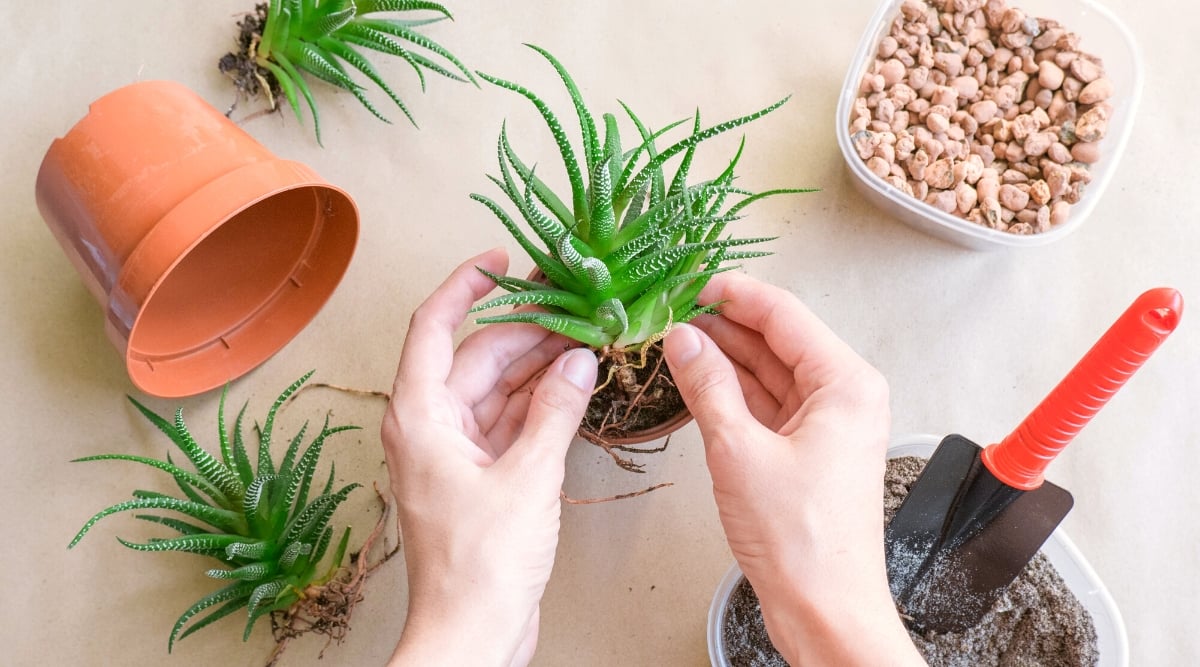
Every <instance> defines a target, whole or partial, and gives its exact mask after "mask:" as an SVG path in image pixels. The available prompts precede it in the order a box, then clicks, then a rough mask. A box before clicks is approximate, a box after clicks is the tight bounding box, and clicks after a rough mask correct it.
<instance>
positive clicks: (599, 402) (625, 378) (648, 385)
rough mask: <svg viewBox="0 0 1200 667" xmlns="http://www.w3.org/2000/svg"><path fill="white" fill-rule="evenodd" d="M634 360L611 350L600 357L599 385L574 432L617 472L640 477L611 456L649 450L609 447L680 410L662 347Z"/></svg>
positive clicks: (624, 352) (624, 461)
mask: <svg viewBox="0 0 1200 667" xmlns="http://www.w3.org/2000/svg"><path fill="white" fill-rule="evenodd" d="M636 355H637V356H636V357H632V355H630V353H629V351H628V350H614V349H611V348H606V349H603V350H601V351H600V364H601V377H602V378H603V381H601V382H598V383H597V387H596V389H595V391H594V393H593V395H592V401H591V403H589V405H588V410H587V413H586V415H585V416H584V420H583V424H582V425H581V426H580V429H579V433H580V435H581V436H583V437H584V438H586V439H588V440H589V441H591V442H592V443H593V444H596V445H597V446H599V447H601V448H603V449H604V450H605V452H607V453H608V454H609V455H610V456H612V457H613V460H614V462H616V464H617V465H618V466H619V467H621V468H622V469H625V470H630V471H632V472H640V471H641V470H640V469H641V467H642V466H641V465H639V464H636V463H633V462H632V461H630V460H629V459H627V458H624V457H621V456H619V455H617V454H616V453H615V452H614V451H613V450H614V449H618V450H620V451H626V452H634V453H650V452H651V451H652V450H644V451H639V450H634V449H626V448H624V447H623V446H622V447H616V446H614V445H613V444H612V442H611V441H613V440H620V439H622V438H625V437H626V436H628V435H629V434H632V433H637V432H639V431H645V430H647V429H650V428H653V427H655V426H657V425H659V424H662V423H664V422H666V421H667V420H668V419H670V418H671V417H673V416H674V415H676V414H678V411H679V410H680V409H681V408H683V399H682V398H681V397H680V396H679V391H678V389H677V388H676V386H675V381H674V379H673V378H672V377H671V374H670V368H669V367H668V366H667V365H666V364H665V363H664V357H663V354H662V345H661V343H659V342H657V341H654V342H652V343H650V344H648V345H646V346H645V347H643V348H641V349H640V350H638V351H637V352H636ZM606 367H607V368H606Z"/></svg>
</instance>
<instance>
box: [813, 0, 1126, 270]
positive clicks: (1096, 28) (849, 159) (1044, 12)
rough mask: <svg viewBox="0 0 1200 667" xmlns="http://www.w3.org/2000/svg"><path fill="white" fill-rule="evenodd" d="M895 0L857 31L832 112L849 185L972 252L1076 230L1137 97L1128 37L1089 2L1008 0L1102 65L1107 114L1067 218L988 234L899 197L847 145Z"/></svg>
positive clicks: (1119, 145) (1112, 162)
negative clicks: (1027, 230) (1087, 177)
mask: <svg viewBox="0 0 1200 667" xmlns="http://www.w3.org/2000/svg"><path fill="white" fill-rule="evenodd" d="M901 4H903V0H885V2H883V4H882V5H880V7H879V9H877V10H876V11H875V15H874V16H873V17H871V22H870V24H869V26H868V27H867V30H866V32H865V33H864V34H863V38H862V41H861V42H860V43H859V45H858V49H857V50H856V51H855V54H854V61H853V62H852V63H851V65H850V69H849V70H848V72H847V74H846V81H845V83H844V84H843V86H842V93H841V96H840V97H839V98H838V107H837V119H836V129H837V139H838V146H839V147H840V148H841V150H842V157H844V158H845V159H846V165H847V166H848V167H849V169H850V173H852V174H853V175H854V179H853V181H854V185H855V187H856V188H857V189H858V191H859V192H860V193H862V195H863V196H864V197H865V198H866V199H867V200H868V201H870V202H871V203H872V204H874V205H875V206H876V207H877V208H879V209H880V210H882V211H885V212H887V213H889V214H891V215H892V216H893V217H896V218H898V219H900V220H901V221H903V222H905V223H907V224H908V225H910V226H912V227H915V228H916V229H919V230H921V231H923V232H926V233H928V234H931V235H933V236H936V237H938V238H941V239H944V240H946V241H950V242H952V243H956V244H958V245H961V246H965V247H967V248H972V249H975V250H993V249H997V248H1003V247H1012V246H1017V247H1025V246H1038V245H1044V244H1046V243H1050V242H1052V241H1056V240H1058V239H1061V238H1062V237H1064V236H1066V235H1067V234H1070V233H1071V232H1073V231H1075V230H1076V229H1078V228H1079V227H1080V226H1081V225H1082V224H1083V222H1084V220H1085V219H1087V218H1088V216H1089V215H1091V213H1092V212H1093V210H1094V209H1095V208H1096V204H1097V202H1099V201H1100V197H1101V195H1103V194H1104V191H1105V189H1107V187H1108V184H1109V182H1110V181H1111V180H1112V177H1113V174H1114V173H1115V172H1116V169H1117V164H1118V163H1119V162H1120V158H1121V155H1122V154H1123V153H1124V152H1125V146H1126V144H1127V143H1128V142H1129V135H1130V132H1131V131H1132V129H1133V118H1134V115H1135V113H1136V111H1137V106H1138V102H1139V100H1140V98H1141V94H1142V81H1143V71H1142V59H1141V56H1140V55H1139V53H1138V49H1137V45H1136V44H1135V43H1134V40H1133V36H1132V35H1131V34H1130V33H1129V30H1128V29H1127V28H1126V27H1125V25H1124V24H1123V23H1121V21H1120V20H1119V19H1118V18H1117V17H1116V16H1115V15H1114V14H1113V13H1112V12H1110V11H1109V10H1107V9H1105V8H1104V7H1102V6H1101V5H1099V4H1097V3H1095V2H1092V0H1009V4H1010V5H1011V6H1015V7H1019V8H1021V9H1022V10H1023V11H1025V13H1026V14H1028V15H1030V16H1037V17H1042V18H1048V19H1054V20H1056V21H1058V22H1059V23H1061V24H1062V25H1063V27H1064V28H1066V29H1067V30H1069V31H1071V32H1074V33H1075V34H1077V35H1079V37H1080V45H1079V48H1080V50H1081V51H1084V52H1087V53H1091V54H1093V55H1096V56H1099V57H1100V58H1101V59H1102V60H1103V61H1104V67H1105V75H1106V76H1107V77H1108V78H1109V79H1110V80H1111V81H1112V82H1113V95H1112V98H1111V99H1110V102H1111V103H1112V105H1113V115H1112V118H1111V120H1110V121H1109V125H1108V134H1107V135H1106V136H1105V138H1104V139H1103V140H1102V141H1101V143H1100V147H1101V155H1100V159H1099V160H1098V161H1097V162H1096V164H1095V165H1093V167H1092V182H1091V183H1090V184H1089V185H1088V187H1087V189H1086V190H1085V191H1084V194H1083V197H1082V198H1081V199H1080V200H1079V203H1078V204H1076V205H1075V206H1072V207H1071V213H1070V215H1069V216H1068V218H1067V220H1066V221H1065V222H1063V223H1061V224H1059V225H1057V226H1055V227H1053V228H1051V229H1050V230H1049V231H1046V232H1043V233H1041V234H1032V235H1029V236H1020V235H1016V234H1009V233H1007V232H1001V231H997V230H995V229H989V228H987V227H984V226H982V225H977V224H975V223H972V222H968V221H967V220H964V219H962V218H958V217H955V216H953V215H950V214H949V213H945V212H943V211H940V210H938V209H936V208H934V207H932V206H930V205H929V204H926V203H925V202H923V201H920V200H918V199H917V198H915V197H912V196H909V195H906V194H905V193H903V192H901V191H900V190H897V189H896V188H894V187H892V186H890V185H888V184H887V183H886V182H884V181H883V179H881V178H879V177H877V176H875V174H873V173H871V172H870V171H869V170H868V169H867V166H866V163H865V162H863V160H862V159H861V158H860V157H859V156H858V153H857V152H856V151H855V150H854V147H853V145H851V143H850V132H849V125H850V112H851V110H852V109H853V107H854V100H855V98H857V97H858V88H859V83H860V82H861V80H862V76H863V74H864V73H865V72H866V71H867V67H868V66H869V65H870V63H871V62H872V60H873V58H874V56H875V51H876V48H877V46H878V44H879V40H880V39H882V38H883V37H884V35H886V34H887V33H888V31H889V29H890V27H891V24H892V20H893V19H895V17H896V16H897V15H898V14H899V12H900V5H901Z"/></svg>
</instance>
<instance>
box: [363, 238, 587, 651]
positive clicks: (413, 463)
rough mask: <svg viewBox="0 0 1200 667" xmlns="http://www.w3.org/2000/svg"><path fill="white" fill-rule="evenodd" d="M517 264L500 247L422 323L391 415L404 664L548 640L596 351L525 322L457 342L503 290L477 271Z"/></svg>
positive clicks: (431, 307)
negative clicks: (549, 596)
mask: <svg viewBox="0 0 1200 667" xmlns="http://www.w3.org/2000/svg"><path fill="white" fill-rule="evenodd" d="M507 265H508V258H507V256H506V255H505V253H504V252H503V251H502V250H501V251H491V252H488V253H484V254H483V255H480V256H479V257H476V258H474V259H472V260H470V261H468V262H466V263H465V264H463V265H462V266H459V267H458V269H456V270H455V271H454V273H453V274H452V275H451V276H450V277H449V278H448V279H447V280H446V282H444V283H443V284H442V285H441V286H440V287H439V288H438V289H437V290H436V291H435V292H434V293H433V294H432V295H431V296H430V297H429V298H428V299H427V300H426V301H425V303H423V304H422V305H421V306H420V307H419V308H418V309H417V310H416V311H415V312H414V313H413V316H412V321H411V323H410V325H409V330H408V335H407V338H406V340H405V343H404V351H403V353H402V355H401V359H400V368H399V371H398V373H397V376H396V382H395V385H394V388H393V392H392V400H391V403H390V405H389V407H388V412H387V415H386V416H385V418H384V421H383V444H384V451H385V453H386V455H387V463H388V470H389V472H390V475H391V484H392V492H393V493H394V494H395V496H396V500H397V506H398V513H399V521H400V526H401V531H402V533H403V537H404V552H405V559H406V560H407V565H408V590H409V610H408V618H407V620H406V622H405V627H404V632H403V634H402V636H401V639H400V644H399V646H398V647H397V649H396V653H395V656H394V658H393V663H392V664H394V665H415V664H420V665H427V664H453V665H485V664H486V665H508V664H516V665H521V664H525V663H527V662H528V661H529V659H530V658H531V657H532V655H533V649H534V647H535V645H536V642H537V627H538V603H539V601H540V600H541V597H542V594H543V592H544V591H545V587H546V582H547V581H548V580H549V578H550V571H551V569H552V567H553V565H554V553H555V549H556V548H557V545H558V530H559V510H560V500H559V492H560V490H561V489H562V481H563V475H564V466H565V462H564V461H565V457H566V452H567V447H568V445H569V444H570V442H571V439H572V437H573V436H574V434H575V431H576V429H577V428H578V426H579V422H580V420H581V419H582V418H583V412H584V409H585V407H586V405H587V401H588V398H589V396H590V394H591V389H592V387H593V386H594V384H595V380H596V359H595V356H594V355H593V354H592V353H591V352H589V351H587V350H579V349H577V350H571V351H569V352H566V353H564V352H563V350H564V348H565V347H566V343H565V339H563V338H561V337H559V336H556V335H552V334H550V333H549V332H547V331H545V330H544V329H541V328H539V327H531V326H525V325H520V324H508V325H506V324H499V325H496V324H493V325H489V326H487V327H485V328H483V329H481V330H480V331H478V332H476V333H474V334H472V335H470V336H468V337H467V338H466V339H465V340H464V341H463V342H462V344H461V345H459V346H458V349H457V350H455V348H454V343H453V339H452V336H453V334H454V331H455V330H456V329H457V328H458V327H459V326H460V325H461V324H462V323H463V320H464V319H465V318H466V316H467V311H468V309H469V308H470V307H471V305H472V304H473V303H474V302H475V301H476V300H478V299H479V298H481V297H482V296H484V295H485V294H487V293H488V292H489V291H491V289H492V288H493V287H494V285H493V284H492V282H491V281H490V280H488V278H487V277H485V276H484V275H482V274H481V273H479V272H478V271H477V270H476V269H475V267H476V266H478V267H481V268H485V269H487V270H489V271H491V272H493V273H497V274H503V273H504V272H505V270H506V268H507ZM547 365H549V368H547ZM543 371H544V374H543V375H541V377H540V378H539V377H538V374H539V373H542V372H543ZM534 384H536V386H535V387H534V388H533V389H532V391H530V386H531V385H534Z"/></svg>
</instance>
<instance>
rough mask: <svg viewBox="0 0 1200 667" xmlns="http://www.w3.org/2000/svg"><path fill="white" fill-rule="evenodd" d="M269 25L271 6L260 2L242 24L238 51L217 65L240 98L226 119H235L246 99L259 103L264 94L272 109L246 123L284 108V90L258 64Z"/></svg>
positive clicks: (243, 19) (236, 100)
mask: <svg viewBox="0 0 1200 667" xmlns="http://www.w3.org/2000/svg"><path fill="white" fill-rule="evenodd" d="M266 24H267V3H265V2H260V3H258V4H257V5H255V6H254V11H252V12H246V13H245V14H244V15H243V16H242V19H241V20H240V21H238V24H237V27H238V38H237V51H232V52H230V53H226V54H225V55H223V56H221V60H220V61H218V62H217V69H219V70H221V73H222V74H225V75H226V76H228V77H229V78H230V79H232V80H233V85H234V87H236V88H237V97H236V98H235V99H234V101H233V104H230V105H229V109H228V110H227V111H226V112H225V115H226V116H229V115H231V114H232V113H233V111H234V109H236V108H237V105H238V102H240V101H242V100H243V99H255V98H257V97H258V96H259V95H263V94H266V95H267V96H268V99H267V101H268V103H269V105H270V108H268V109H265V110H263V111H260V112H256V113H254V114H251V115H250V116H249V117H247V118H246V119H243V120H249V118H252V117H254V116H257V115H260V114H263V113H272V112H274V111H278V110H279V108H280V105H279V104H277V103H276V101H277V100H279V99H282V97H283V89H282V88H280V87H279V82H278V81H277V80H276V79H275V75H274V74H272V73H271V71H270V70H268V69H267V68H265V67H262V66H260V65H259V64H258V62H257V57H258V45H259V43H260V42H261V41H262V34H263V28H264V27H265V26H266Z"/></svg>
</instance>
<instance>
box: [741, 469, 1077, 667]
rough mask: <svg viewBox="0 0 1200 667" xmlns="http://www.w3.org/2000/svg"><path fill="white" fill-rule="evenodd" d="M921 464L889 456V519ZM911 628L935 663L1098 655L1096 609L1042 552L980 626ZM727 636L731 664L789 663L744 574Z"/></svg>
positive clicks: (1025, 662) (1050, 663)
mask: <svg viewBox="0 0 1200 667" xmlns="http://www.w3.org/2000/svg"><path fill="white" fill-rule="evenodd" d="M924 466H925V460H924V459H922V458H918V457H915V456H903V457H899V458H895V459H890V460H888V463H887V473H886V477H885V480H884V482H885V483H884V500H883V508H884V516H885V518H886V519H887V520H891V518H892V515H893V514H895V513H896V510H897V509H899V507H900V503H901V502H903V500H904V497H905V496H907V495H908V490H909V488H911V486H912V484H913V483H914V482H916V481H917V476H918V475H920V473H921V469H922V468H923V467H924ZM909 635H910V636H911V637H912V640H913V643H914V644H916V646H917V649H918V650H919V651H920V652H921V655H923V656H924V657H925V660H926V661H927V662H928V663H929V665H930V667H968V666H969V667H1034V666H1036V667H1093V666H1094V665H1096V664H1097V661H1098V660H1099V654H1098V652H1097V648H1096V645H1097V639H1096V629H1095V626H1094V624H1093V622H1092V617H1091V615H1090V614H1088V612H1087V610H1086V609H1084V607H1083V605H1082V604H1081V603H1080V602H1079V600H1078V599H1077V598H1076V597H1075V595H1074V594H1073V593H1071V591H1070V589H1068V588H1067V585H1066V583H1065V582H1064V581H1063V579H1062V577H1060V576H1059V574H1058V572H1057V571H1055V569H1054V566H1053V565H1051V564H1050V561H1049V560H1047V559H1046V557H1045V556H1044V555H1042V554H1041V553H1039V554H1038V555H1037V556H1035V557H1034V559H1033V560H1032V561H1030V563H1029V565H1028V566H1026V567H1025V570H1024V571H1022V572H1021V574H1020V576H1018V577H1017V579H1016V580H1015V581H1013V583H1012V584H1011V585H1010V586H1009V587H1008V590H1007V591H1005V592H1004V594H1003V595H1001V596H1000V599H999V600H997V601H996V604H995V605H993V606H992V608H991V609H990V610H989V611H988V613H987V615H985V616H984V617H983V620H981V621H980V622H979V624H978V625H976V626H975V627H972V628H970V629H967V630H964V631H962V632H951V633H935V632H930V633H925V634H922V633H918V632H913V631H910V632H909ZM722 637H723V639H724V642H725V649H726V655H727V656H728V659H729V664H730V665H733V666H734V667H776V666H786V665H787V664H788V663H787V662H786V661H785V660H784V659H783V656H781V655H779V653H778V652H777V651H776V650H775V649H774V647H773V646H771V642H770V640H769V639H768V637H767V631H766V628H765V627H764V625H763V620H762V609H761V608H760V607H759V604H758V596H757V595H755V593H754V589H753V588H751V587H750V584H749V582H747V581H746V580H745V579H743V580H742V581H741V583H739V584H738V586H737V588H735V589H734V592H733V595H732V596H731V597H730V600H729V606H728V608H727V610H726V614H725V627H724V628H722Z"/></svg>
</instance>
